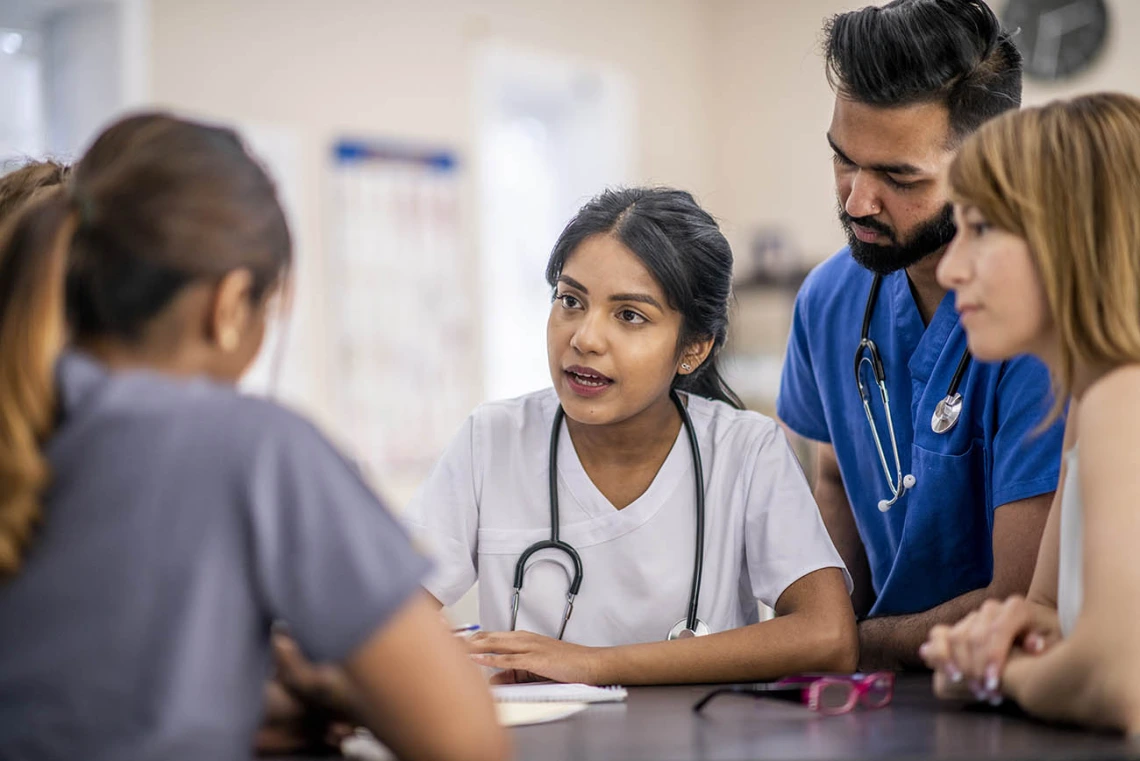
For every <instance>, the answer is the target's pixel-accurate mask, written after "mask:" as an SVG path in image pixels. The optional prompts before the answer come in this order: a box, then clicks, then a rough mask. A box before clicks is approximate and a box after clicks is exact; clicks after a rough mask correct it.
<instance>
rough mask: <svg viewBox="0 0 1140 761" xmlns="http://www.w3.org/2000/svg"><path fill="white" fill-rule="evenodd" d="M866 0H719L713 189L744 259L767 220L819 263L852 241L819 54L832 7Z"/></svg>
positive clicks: (711, 46) (711, 30)
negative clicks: (830, 141) (839, 217)
mask: <svg viewBox="0 0 1140 761" xmlns="http://www.w3.org/2000/svg"><path fill="white" fill-rule="evenodd" d="M864 4H865V3H863V2H841V1H840V0H798V1H797V2H764V1H761V2H755V0H715V1H714V2H710V3H706V6H707V10H708V13H709V27H708V35H709V37H708V51H709V69H710V75H711V79H710V83H709V92H710V93H711V98H712V106H711V108H710V117H711V118H712V125H711V128H710V129H711V130H712V134H713V164H712V169H713V191H712V193H711V194H710V196H709V203H710V206H712V207H713V208H714V209H715V211H716V213H717V214H718V215H719V216H720V217H721V218H722V220H723V222H724V225H725V228H726V231H727V232H728V234H729V237H730V240H731V242H732V244H733V248H734V250H736V252H737V256H738V257H743V256H745V255H746V253H747V243H748V240H749V238H750V236H751V233H752V232H753V231H754V230H755V229H756V228H757V227H761V226H776V227H779V228H782V229H783V230H785V231H786V234H787V236H788V237H789V239H790V241H791V242H792V244H793V245H795V246H796V247H797V248H798V249H800V250H801V251H802V253H803V255H804V256H805V257H806V258H808V259H809V260H812V261H818V260H821V259H823V258H825V257H826V256H827V255H829V254H831V253H833V252H834V251H836V250H837V249H838V248H839V247H840V246H841V245H842V244H843V234H842V232H841V231H840V229H839V226H838V223H837V222H836V221H835V214H834V211H833V210H834V207H835V193H834V190H833V189H832V175H831V154H830V151H829V149H828V147H827V143H826V141H825V139H824V134H825V132H826V131H827V125H828V123H829V122H830V120H831V103H832V94H831V90H830V89H829V87H828V85H827V81H826V79H825V78H824V73H823V65H822V61H821V58H820V56H819V40H820V30H821V27H822V25H823V21H824V19H826V18H827V17H829V16H831V15H832V14H835V13H839V12H842V11H845V10H849V9H851V8H857V7H860V6H862V5H864Z"/></svg>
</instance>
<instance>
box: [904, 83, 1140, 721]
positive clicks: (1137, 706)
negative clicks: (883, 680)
mask: <svg viewBox="0 0 1140 761" xmlns="http://www.w3.org/2000/svg"><path fill="white" fill-rule="evenodd" d="M950 181H951V185H952V188H953V194H954V197H955V202H956V203H955V215H956V217H957V222H958V235H957V237H956V238H955V239H954V242H953V244H952V246H951V248H950V251H949V253H948V254H947V256H946V258H945V259H944V260H943V261H942V263H941V266H940V267H939V273H938V275H939V280H940V282H942V283H943V285H945V286H946V287H947V288H950V289H953V290H954V291H955V294H956V300H957V301H956V303H957V308H958V311H959V312H960V313H961V314H962V323H963V325H964V326H965V328H966V331H967V333H968V335H969V344H970V350H971V351H973V352H974V355H975V356H976V357H978V358H979V359H982V360H991V361H993V360H1002V359H1006V358H1008V357H1011V356H1014V355H1017V354H1034V355H1036V356H1038V357H1040V358H1041V359H1042V360H1044V362H1045V363H1046V364H1047V365H1048V366H1049V368H1050V373H1051V375H1052V378H1053V383H1054V386H1055V388H1056V391H1057V397H1056V402H1055V406H1054V412H1053V414H1054V415H1057V414H1060V413H1061V411H1062V410H1063V408H1064V405H1065V402H1066V401H1067V402H1068V403H1069V415H1068V420H1067V428H1066V435H1065V453H1064V455H1062V470H1061V484H1060V488H1059V489H1058V490H1057V495H1056V498H1055V500H1054V505H1053V509H1052V511H1051V513H1050V515H1049V520H1048V523H1047V525H1046V529H1045V535H1044V539H1043V542H1042V546H1041V549H1040V553H1039V555H1038V559H1037V567H1036V571H1035V573H1034V577H1033V583H1032V585H1031V587H1030V590H1029V593H1028V596H1027V597H1026V598H1021V597H1011V598H1009V599H1008V600H1005V601H1004V602H997V601H990V602H987V603H986V604H985V605H984V606H983V607H982V608H981V609H980V610H978V611H977V612H975V613H972V614H970V615H969V616H967V617H966V618H964V619H963V620H962V621H961V622H960V623H958V624H957V625H955V626H953V627H945V626H938V627H935V628H934V629H933V630H931V632H930V637H929V639H928V641H927V642H926V644H924V645H923V647H922V650H921V653H922V656H923V658H924V659H925V661H926V663H927V665H929V666H930V667H931V668H933V669H934V670H935V678H934V687H935V691H936V692H937V693H938V694H939V695H941V696H943V697H956V696H960V695H963V694H968V693H969V691H972V692H973V694H974V696H975V697H977V698H979V699H984V700H989V701H990V702H993V703H997V702H999V701H1000V700H1001V699H1002V697H1003V696H1005V697H1011V698H1013V699H1015V700H1016V701H1017V702H1018V703H1020V705H1021V706H1022V707H1023V708H1024V709H1025V710H1026V711H1028V712H1029V713H1031V714H1034V715H1037V716H1040V717H1042V718H1046V719H1054V720H1063V721H1071V722H1076V723H1080V724H1085V725H1089V726H1098V727H1110V728H1115V729H1118V730H1125V731H1128V732H1137V731H1140V563H1137V562H1136V558H1137V547H1138V546H1140V510H1138V509H1137V507H1138V505H1137V495H1140V215H1138V213H1137V210H1138V209H1140V101H1138V100H1137V99H1135V98H1132V97H1129V96H1125V95H1112V94H1098V95H1090V96H1086V97H1082V98H1077V99H1075V100H1072V101H1066V102H1057V103H1052V104H1050V105H1047V106H1044V107H1042V108H1036V109H1028V110H1025V111H1022V112H1020V113H1013V114H1009V115H1007V116H1003V117H1001V118H999V119H997V120H995V121H994V122H993V123H991V124H988V125H986V126H985V127H983V128H982V129H981V130H980V131H979V132H978V133H977V134H976V136H975V137H973V138H972V139H971V140H970V141H969V142H967V143H966V144H965V145H964V146H963V148H962V150H961V153H960V154H959V156H958V157H957V159H956V160H955V162H954V163H953V165H952V166H951V169H950ZM1078 409H1079V412H1078Z"/></svg>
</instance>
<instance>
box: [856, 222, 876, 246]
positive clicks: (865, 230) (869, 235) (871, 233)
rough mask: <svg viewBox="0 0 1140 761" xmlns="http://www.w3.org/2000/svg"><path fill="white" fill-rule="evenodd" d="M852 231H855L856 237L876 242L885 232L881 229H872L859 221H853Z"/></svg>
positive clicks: (867, 241) (864, 240) (865, 241)
mask: <svg viewBox="0 0 1140 761" xmlns="http://www.w3.org/2000/svg"><path fill="white" fill-rule="evenodd" d="M851 231H852V232H854V233H855V237H856V238H858V239H859V240H861V241H863V242H864V243H874V242H875V241H877V240H879V238H882V237H883V234H882V233H880V232H879V231H877V230H872V229H871V228H870V227H864V226H863V225H861V224H859V223H857V222H852V223H851Z"/></svg>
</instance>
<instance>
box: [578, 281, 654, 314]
mask: <svg viewBox="0 0 1140 761" xmlns="http://www.w3.org/2000/svg"><path fill="white" fill-rule="evenodd" d="M558 282H560V283H565V284H566V285H568V286H570V287H571V288H573V289H575V290H577V291H581V292H582V293H584V294H586V295H587V296H588V295H589V294H590V289H588V288H587V287H586V286H584V285H582V284H581V283H579V282H578V281H577V280H575V279H574V278H572V277H570V276H568V275H559V276H558ZM610 301H633V302H636V303H639V304H648V305H649V306H652V307H656V308H657V309H659V310H661V311H662V312H664V311H665V308H664V307H662V306H661V303H660V302H659V301H657V299H655V298H653V297H652V296H650V295H649V294H648V293H615V294H613V295H612V296H610Z"/></svg>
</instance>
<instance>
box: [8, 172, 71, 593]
mask: <svg viewBox="0 0 1140 761" xmlns="http://www.w3.org/2000/svg"><path fill="white" fill-rule="evenodd" d="M70 171H71V170H70V167H68V166H67V165H65V164H59V163H56V162H52V161H32V162H28V163H27V164H25V165H24V166H21V167H20V168H18V169H15V170H13V171H11V172H8V173H7V174H5V175H4V176H3V177H0V239H3V240H6V239H10V238H12V237H13V234H14V232H15V230H14V228H15V227H16V224H17V220H18V219H19V217H20V212H22V211H23V210H25V209H26V208H28V207H30V206H31V207H35V206H46V205H52V206H54V207H55V208H56V209H57V210H58V209H59V206H60V199H62V198H63V196H64V188H63V185H64V184H65V182H66V181H67V178H68V175H69V174H70ZM57 214H58V212H57ZM24 232H25V234H32V235H34V236H36V237H40V236H43V235H45V234H46V235H48V236H51V235H52V233H51V232H48V231H46V230H44V229H43V228H40V229H38V230H25V231H24ZM3 248H4V249H6V248H7V246H4V247H3ZM56 248H57V246H55V245H53V244H47V245H46V246H45V249H47V250H52V249H56ZM0 250H2V249H0ZM9 258H10V257H9ZM6 263H10V262H4V261H2V260H0V304H2V306H0V312H20V313H22V314H24V315H25V316H26V317H25V319H23V320H5V321H3V324H0V346H3V347H4V352H3V355H4V357H5V359H4V360H3V361H0V379H2V381H3V382H2V383H0V388H2V389H3V393H0V494H2V495H3V504H4V509H3V510H2V511H0V577H3V576H6V575H8V574H10V573H12V572H14V571H15V570H16V569H17V568H18V567H19V559H20V556H21V554H22V551H23V548H24V546H25V545H26V544H27V542H28V540H29V538H30V534H31V532H32V529H33V528H34V526H35V523H36V521H37V519H38V517H39V505H38V501H37V494H38V492H39V490H40V489H41V488H42V487H43V485H44V484H45V483H46V482H47V477H48V473H47V465H46V463H45V461H44V459H43V457H42V456H41V455H40V453H39V450H38V443H39V440H41V439H42V438H43V437H44V436H45V435H46V433H47V432H48V430H49V429H50V427H51V423H52V416H53V414H54V411H55V400H54V394H53V392H52V384H51V383H50V374H51V373H52V372H53V362H54V357H55V354H56V353H57V352H58V347H59V346H60V345H61V344H62V342H63V334H64V326H63V319H62V317H61V316H60V315H62V311H63V310H62V302H63V288H62V281H63V277H62V268H63V257H62V256H60V255H58V254H57V253H55V252H53V253H52V254H50V255H47V256H44V257H43V258H41V259H40V260H39V261H35V262H30V263H29V264H30V265H31V266H29V267H26V268H24V267H10V266H4V265H5V264H6ZM37 271H38V272H37ZM40 273H43V276H41V275H40Z"/></svg>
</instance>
